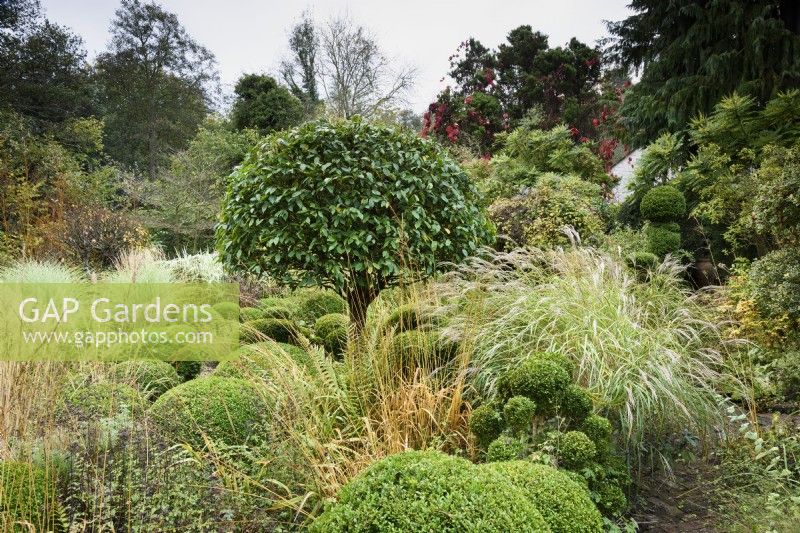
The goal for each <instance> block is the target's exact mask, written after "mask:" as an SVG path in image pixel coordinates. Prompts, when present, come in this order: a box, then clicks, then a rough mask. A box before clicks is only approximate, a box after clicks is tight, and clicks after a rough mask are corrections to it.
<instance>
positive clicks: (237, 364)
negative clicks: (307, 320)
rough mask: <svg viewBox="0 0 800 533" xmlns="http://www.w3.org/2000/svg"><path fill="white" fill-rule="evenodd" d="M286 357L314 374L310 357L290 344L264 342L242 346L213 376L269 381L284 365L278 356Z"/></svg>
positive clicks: (215, 370) (218, 367) (216, 369)
mask: <svg viewBox="0 0 800 533" xmlns="http://www.w3.org/2000/svg"><path fill="white" fill-rule="evenodd" d="M281 355H283V356H288V357H290V358H291V359H292V360H294V361H295V362H296V363H297V364H298V365H299V366H301V367H303V368H305V369H306V370H308V371H309V373H312V374H313V372H314V365H313V364H312V361H311V356H310V355H308V353H306V352H305V351H303V350H302V349H301V348H298V347H297V346H294V345H292V344H286V343H282V342H274V341H266V342H258V343H256V344H250V345H247V346H242V347H241V348H239V350H237V355H236V357H235V358H234V359H230V360H226V361H223V362H221V363H220V364H219V365H217V368H215V369H214V375H215V376H217V377H221V378H235V379H246V380H247V379H256V380H259V379H261V380H266V379H269V378H270V376H271V375H272V373H273V372H275V371H276V370H277V371H280V370H281V369H282V368H283V367H284V366H285V365H284V363H283V362H282V361H281V357H279V356H281Z"/></svg>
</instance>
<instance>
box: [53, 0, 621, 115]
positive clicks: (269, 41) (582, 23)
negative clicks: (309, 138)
mask: <svg viewBox="0 0 800 533" xmlns="http://www.w3.org/2000/svg"><path fill="white" fill-rule="evenodd" d="M628 1H629V0H599V1H598V0H594V1H591V0H480V1H474V0H448V1H441V0H427V1H426V0H405V1H404V0H394V1H384V0H349V1H348V0H329V1H316V2H315V1H307V0H303V1H293V0H283V1H260V2H259V1H254V0H162V1H161V2H159V3H160V4H161V5H163V6H164V7H165V8H166V9H167V10H169V11H172V12H174V13H176V14H177V15H178V18H179V19H180V21H181V22H182V23H183V25H184V26H185V27H186V28H187V30H188V31H189V33H190V34H191V35H192V36H193V37H194V38H195V39H196V40H197V41H198V42H200V43H201V44H203V45H204V46H206V47H207V48H208V49H209V50H211V51H212V52H213V53H214V55H215V56H216V58H217V66H218V69H219V72H220V78H221V81H222V86H223V91H225V92H226V93H230V92H232V87H233V84H234V83H235V82H236V79H237V78H238V77H239V76H240V75H241V74H243V73H249V72H267V73H274V72H275V71H276V70H277V67H278V65H279V64H280V60H281V58H282V57H284V55H285V54H286V50H287V32H288V30H289V28H290V27H291V26H292V25H293V24H294V23H295V22H296V21H297V19H298V18H299V16H300V14H301V13H302V12H303V11H304V10H309V11H310V12H311V13H312V14H313V16H314V18H315V19H317V20H324V19H326V18H328V17H330V16H331V15H338V14H342V13H349V14H350V15H351V16H352V17H353V18H355V19H356V20H357V21H358V22H359V23H361V24H362V25H364V26H366V27H368V28H370V29H371V30H372V31H373V32H374V33H375V34H376V35H377V37H378V39H379V41H380V43H381V45H382V46H383V48H384V50H385V52H386V53H387V55H388V56H389V57H391V58H396V59H397V60H399V61H400V62H401V63H403V64H410V65H413V66H415V67H416V68H417V70H418V77H417V80H416V87H415V90H414V92H413V94H412V95H411V98H410V104H411V107H412V108H413V109H414V111H416V112H422V111H423V110H424V108H425V106H426V105H427V104H428V103H429V102H430V101H432V100H433V98H434V97H435V96H436V94H437V93H438V92H439V90H440V89H442V88H444V86H445V85H446V83H441V82H440V81H439V80H440V79H441V78H442V76H443V75H444V74H445V73H446V72H447V70H448V60H447V58H448V56H449V55H450V54H452V53H453V52H454V51H455V49H456V47H457V46H458V44H459V43H460V42H461V41H463V40H464V39H465V38H466V37H469V36H472V37H476V38H477V39H478V40H480V41H481V42H482V43H483V44H484V45H485V46H487V47H489V48H494V47H496V46H497V45H498V44H499V43H501V42H503V41H504V40H505V36H506V34H507V33H508V32H509V30H511V29H513V28H515V27H517V26H519V25H522V24H529V25H530V26H531V27H532V28H533V29H534V30H538V31H541V32H543V33H545V34H547V35H549V36H550V45H551V46H556V45H563V44H565V43H566V42H567V41H568V40H569V39H570V37H573V36H575V37H578V38H579V39H580V40H582V41H584V42H587V43H590V44H593V43H594V42H595V41H596V40H597V39H599V38H602V37H604V36H606V35H607V34H606V30H605V25H604V24H603V21H604V20H619V19H622V18H624V17H625V16H626V15H627V14H628V9H627V7H626V4H627V3H628ZM41 3H42V6H43V7H44V9H45V13H46V15H47V17H48V18H50V19H51V20H52V21H54V22H58V23H59V24H62V25H65V26H68V27H70V28H72V30H74V31H75V32H76V33H78V34H80V35H81V36H82V37H83V39H84V42H85V45H86V48H87V50H88V51H89V55H90V58H93V57H94V56H95V55H96V54H97V53H98V52H100V51H102V50H103V49H105V47H106V45H107V43H108V40H109V36H108V29H109V26H110V23H111V19H112V17H113V15H114V11H115V10H116V8H117V7H118V5H119V2H118V1H117V0H41Z"/></svg>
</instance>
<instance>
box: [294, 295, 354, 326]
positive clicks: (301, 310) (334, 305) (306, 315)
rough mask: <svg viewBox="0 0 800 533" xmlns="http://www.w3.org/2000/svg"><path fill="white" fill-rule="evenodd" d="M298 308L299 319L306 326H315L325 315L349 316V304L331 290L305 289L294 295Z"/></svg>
mask: <svg viewBox="0 0 800 533" xmlns="http://www.w3.org/2000/svg"><path fill="white" fill-rule="evenodd" d="M292 300H293V301H294V302H295V304H296V306H297V318H298V319H299V320H302V321H303V322H305V323H306V324H309V325H313V324H314V323H315V322H316V321H317V319H319V318H320V317H323V316H325V315H330V314H333V313H338V314H341V315H344V314H347V302H345V301H344V299H343V298H342V297H341V296H339V295H338V294H336V293H335V292H333V291H330V290H323V289H305V290H301V291H297V292H296V293H295V294H294V295H292Z"/></svg>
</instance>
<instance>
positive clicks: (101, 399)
mask: <svg viewBox="0 0 800 533" xmlns="http://www.w3.org/2000/svg"><path fill="white" fill-rule="evenodd" d="M145 403H146V400H145V399H144V398H143V397H142V395H141V394H139V392H138V391H137V390H136V389H134V388H133V387H131V386H130V385H125V384H123V383H110V382H103V383H89V384H86V385H81V386H78V387H76V388H74V389H71V390H67V391H66V393H65V394H64V396H63V398H62V401H61V403H60V405H59V413H58V414H59V418H61V419H68V420H76V421H92V420H98V419H100V418H113V417H115V416H118V415H120V414H122V413H123V412H128V413H138V412H142V411H144V409H145Z"/></svg>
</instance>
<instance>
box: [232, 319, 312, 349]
mask: <svg viewBox="0 0 800 533" xmlns="http://www.w3.org/2000/svg"><path fill="white" fill-rule="evenodd" d="M303 335H304V333H303V330H302V328H300V327H299V326H298V325H297V324H296V323H295V322H294V321H292V320H287V319H285V318H257V319H255V320H250V321H248V322H245V323H244V324H242V330H241V333H240V335H239V336H240V338H241V341H242V342H243V343H245V344H252V343H254V342H261V341H263V340H265V339H272V340H273V341H275V342H285V343H296V342H298V339H300V338H301V336H303Z"/></svg>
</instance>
